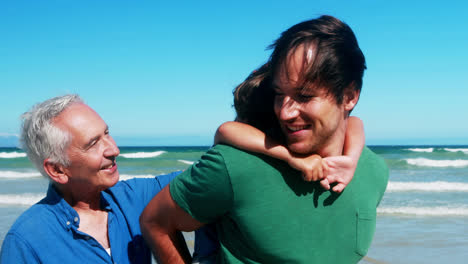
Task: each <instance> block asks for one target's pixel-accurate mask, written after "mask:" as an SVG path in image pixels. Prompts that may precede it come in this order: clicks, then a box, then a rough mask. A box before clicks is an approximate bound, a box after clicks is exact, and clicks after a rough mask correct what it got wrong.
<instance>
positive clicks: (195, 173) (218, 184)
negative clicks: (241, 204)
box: [169, 149, 233, 223]
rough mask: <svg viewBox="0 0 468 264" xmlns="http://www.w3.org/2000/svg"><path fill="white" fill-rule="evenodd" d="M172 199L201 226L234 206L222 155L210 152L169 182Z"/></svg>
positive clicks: (213, 151)
mask: <svg viewBox="0 0 468 264" xmlns="http://www.w3.org/2000/svg"><path fill="white" fill-rule="evenodd" d="M169 188H170V192H171V196H172V199H174V201H175V202H176V203H177V204H178V205H179V206H180V207H181V208H182V209H183V210H184V211H186V212H187V213H188V214H190V215H191V216H192V217H193V218H195V219H196V220H198V221H200V222H202V223H211V222H213V221H215V220H216V218H218V217H219V216H221V215H223V214H225V213H226V212H227V211H228V210H229V209H230V208H231V205H232V200H233V193H232V186H231V181H230V178H229V175H228V172H227V169H226V165H225V163H224V159H223V156H222V155H221V154H220V153H219V152H218V151H217V150H214V149H210V150H209V151H208V152H207V153H205V154H204V155H203V156H202V157H201V159H200V160H199V161H198V162H196V163H195V164H193V165H192V166H191V167H190V168H188V169H187V170H186V171H184V172H183V173H181V174H180V175H179V176H177V177H176V178H175V179H174V180H173V181H172V182H171V183H170V187H169Z"/></svg>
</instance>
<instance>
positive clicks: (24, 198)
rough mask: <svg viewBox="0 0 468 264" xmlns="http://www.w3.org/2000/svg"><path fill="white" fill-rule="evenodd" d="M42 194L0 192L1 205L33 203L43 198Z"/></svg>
mask: <svg viewBox="0 0 468 264" xmlns="http://www.w3.org/2000/svg"><path fill="white" fill-rule="evenodd" d="M44 196H45V195H44V194H37V193H22V194H0V204H1V205H33V204H35V203H37V202H39V201H40V200H41V199H42V198H44Z"/></svg>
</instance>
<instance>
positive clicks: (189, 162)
mask: <svg viewBox="0 0 468 264" xmlns="http://www.w3.org/2000/svg"><path fill="white" fill-rule="evenodd" d="M177 161H178V162H182V163H185V164H189V165H192V164H193V161H189V160H177Z"/></svg>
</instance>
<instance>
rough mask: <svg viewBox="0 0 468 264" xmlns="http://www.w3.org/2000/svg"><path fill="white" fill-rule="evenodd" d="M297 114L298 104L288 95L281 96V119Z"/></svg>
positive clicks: (287, 118) (291, 117)
mask: <svg viewBox="0 0 468 264" xmlns="http://www.w3.org/2000/svg"><path fill="white" fill-rule="evenodd" d="M298 114H299V105H298V103H297V102H296V101H295V100H293V99H292V98H291V97H289V96H285V97H284V98H283V102H282V105H281V109H280V116H279V118H280V119H281V120H290V119H293V118H295V117H297V116H298Z"/></svg>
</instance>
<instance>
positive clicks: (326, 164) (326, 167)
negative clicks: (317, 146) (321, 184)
mask: <svg viewBox="0 0 468 264" xmlns="http://www.w3.org/2000/svg"><path fill="white" fill-rule="evenodd" d="M322 169H323V170H324V171H326V172H328V171H329V170H330V166H328V162H327V160H325V159H322Z"/></svg>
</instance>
